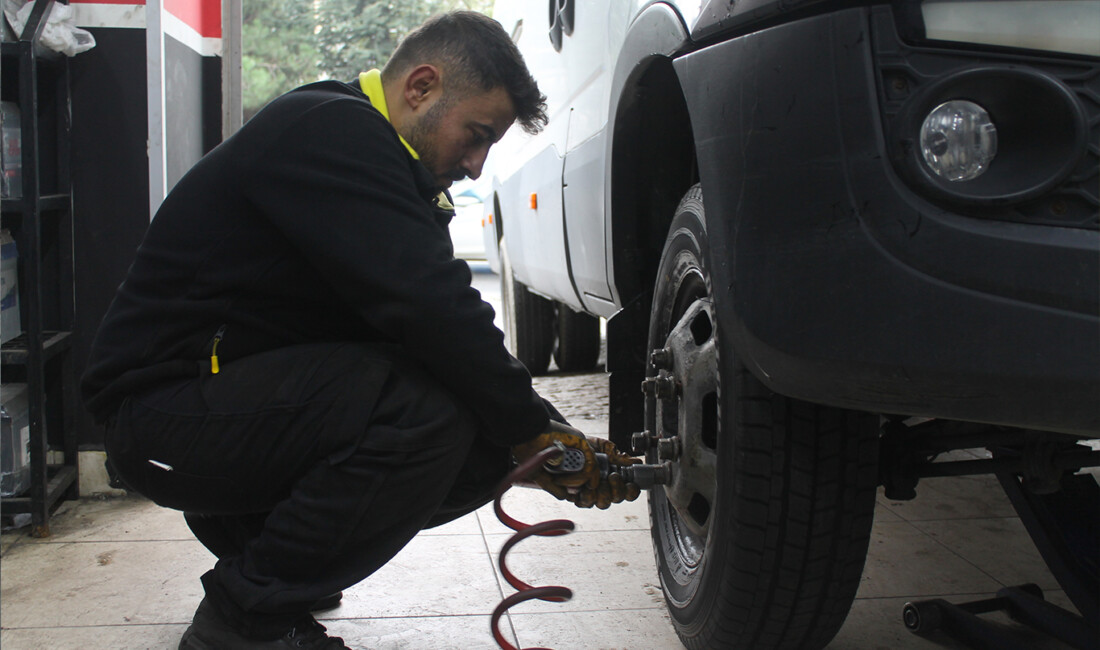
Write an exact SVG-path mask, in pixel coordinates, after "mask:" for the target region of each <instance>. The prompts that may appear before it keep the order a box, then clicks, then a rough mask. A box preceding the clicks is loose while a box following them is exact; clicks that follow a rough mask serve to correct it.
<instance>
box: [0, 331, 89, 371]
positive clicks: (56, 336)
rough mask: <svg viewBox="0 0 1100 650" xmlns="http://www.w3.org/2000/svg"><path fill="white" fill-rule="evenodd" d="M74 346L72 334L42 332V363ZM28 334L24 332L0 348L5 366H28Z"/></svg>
mask: <svg viewBox="0 0 1100 650" xmlns="http://www.w3.org/2000/svg"><path fill="white" fill-rule="evenodd" d="M71 346H72V332H42V361H43V363H45V362H46V361H49V360H50V359H52V358H53V357H56V356H57V355H58V354H60V353H62V352H65V351H66V350H68V349H69V348H70V347H71ZM28 347H29V346H28V345H27V333H26V332H24V333H22V334H20V335H19V336H17V337H15V338H14V339H12V340H10V341H8V342H6V343H4V345H3V346H0V362H2V363H3V365H6V366H7V365H26V363H27V357H28V355H29V352H28Z"/></svg>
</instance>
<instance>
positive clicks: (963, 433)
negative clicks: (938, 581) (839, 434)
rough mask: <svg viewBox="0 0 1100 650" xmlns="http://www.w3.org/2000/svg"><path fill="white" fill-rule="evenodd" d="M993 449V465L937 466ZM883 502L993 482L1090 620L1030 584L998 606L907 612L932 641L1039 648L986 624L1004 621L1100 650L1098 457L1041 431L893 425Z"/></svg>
mask: <svg viewBox="0 0 1100 650" xmlns="http://www.w3.org/2000/svg"><path fill="white" fill-rule="evenodd" d="M974 447H986V448H987V449H989V451H990V452H991V453H992V455H993V457H992V458H991V459H987V460H970V461H955V462H946V463H935V464H933V463H932V462H931V460H932V459H934V458H935V457H936V456H937V455H939V454H942V453H944V452H947V451H950V450H953V449H967V448H974ZM882 449H883V455H882V460H883V463H882V483H883V485H884V486H885V488H886V496H887V497H888V498H892V499H911V498H913V497H914V496H915V495H916V491H915V488H916V485H917V481H918V480H919V479H920V478H924V477H930V476H963V475H970V474H994V475H995V476H996V477H997V479H998V481H999V482H1000V484H1001V487H1002V488H1003V489H1004V492H1005V494H1006V495H1007V496H1008V499H1009V501H1010V502H1011V503H1012V506H1013V508H1014V509H1015V510H1016V513H1017V514H1018V515H1019V517H1020V521H1021V522H1022V523H1023V524H1024V527H1025V528H1026V529H1027V532H1028V535H1029V536H1030V537H1031V539H1032V541H1033V542H1034V543H1035V547H1036V548H1037V549H1038V551H1039V553H1040V555H1041V556H1042V557H1043V561H1044V562H1045V563H1046V565H1047V567H1048V568H1049V569H1050V572H1051V573H1052V574H1053V575H1054V577H1055V579H1056V580H1057V581H1058V584H1059V585H1060V586H1061V587H1062V589H1063V590H1064V591H1065V594H1066V596H1067V598H1069V600H1070V602H1072V603H1073V606H1074V607H1075V608H1076V609H1077V610H1078V611H1079V612H1081V614H1083V616H1081V615H1078V614H1075V613H1073V612H1070V611H1067V610H1066V609H1063V608H1061V607H1058V606H1056V605H1054V604H1052V603H1049V602H1047V601H1046V600H1044V598H1043V592H1042V590H1041V589H1039V587H1038V586H1036V585H1033V584H1028V585H1021V586H1018V587H1005V588H1004V589H1001V590H1000V591H998V592H997V596H996V597H995V598H989V599H985V600H978V601H973V602H967V603H959V604H952V603H949V602H947V601H945V600H943V599H933V600H925V601H918V602H910V603H906V604H905V607H904V609H903V612H902V620H903V622H904V623H905V626H906V627H907V628H908V629H909V630H910V631H911V632H913V633H915V634H919V635H922V636H923V635H927V634H931V633H933V632H935V631H936V630H939V631H940V632H941V633H943V634H947V635H948V636H950V637H953V638H955V639H957V640H959V641H961V642H963V643H966V644H967V645H968V646H970V647H971V648H975V649H978V650H984V649H987V648H988V649H990V650H993V649H996V650H1006V649H1007V650H1013V649H1016V648H1020V649H1021V650H1023V649H1025V648H1034V647H1035V639H1034V638H1028V637H1027V635H1025V634H1023V633H1016V632H1015V631H1013V630H1011V629H1010V628H1006V627H1004V626H1002V625H998V624H996V623H994V622H991V621H988V620H986V619H983V618H980V617H979V616H978V614H986V613H990V612H995V611H1004V612H1006V613H1007V614H1008V615H1009V616H1010V617H1011V618H1012V619H1013V620H1015V621H1017V622H1019V623H1022V624H1024V625H1026V626H1028V627H1030V628H1032V629H1034V630H1036V631H1038V632H1041V633H1043V634H1046V635H1049V636H1050V637H1053V638H1056V639H1058V640H1060V641H1063V642H1065V643H1066V644H1068V645H1070V646H1072V647H1074V648H1079V649H1081V650H1096V649H1100V579H1098V574H1100V572H1098V566H1097V565H1098V563H1100V485H1098V484H1097V480H1096V478H1095V477H1094V476H1093V475H1092V474H1091V473H1076V472H1078V471H1079V470H1080V469H1082V468H1087V467H1096V466H1097V465H1098V464H1100V452H1097V451H1095V450H1090V449H1088V448H1087V447H1083V446H1081V445H1079V444H1078V439H1076V438H1072V437H1064V436H1059V435H1057V434H1046V433H1040V432H1034V431H1017V432H1015V439H1012V437H1011V436H1006V432H1005V431H1003V430H997V428H996V427H987V426H983V425H970V424H964V423H951V422H939V421H927V422H921V423H918V424H915V425H908V426H907V425H906V424H903V423H902V422H900V421H897V420H895V421H892V422H889V423H887V424H886V425H885V426H884V428H883V439H882Z"/></svg>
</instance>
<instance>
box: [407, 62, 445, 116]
mask: <svg viewBox="0 0 1100 650" xmlns="http://www.w3.org/2000/svg"><path fill="white" fill-rule="evenodd" d="M404 90H405V102H406V103H407V104H408V106H409V108H410V109H412V110H413V112H416V111H417V109H419V108H420V107H421V106H424V105H427V106H430V105H431V104H432V103H433V102H435V100H437V99H439V96H440V95H441V94H442V92H443V76H442V73H441V72H440V70H439V68H437V67H435V66H434V65H431V64H429V63H422V64H420V65H418V66H416V67H415V68H413V69H412V72H410V73H409V74H408V75H407V76H406V77H405V89H404Z"/></svg>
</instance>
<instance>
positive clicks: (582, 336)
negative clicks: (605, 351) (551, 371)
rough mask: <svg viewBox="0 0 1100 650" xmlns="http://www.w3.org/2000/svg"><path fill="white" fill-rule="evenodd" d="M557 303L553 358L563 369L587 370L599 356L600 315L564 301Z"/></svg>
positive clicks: (569, 370) (592, 366)
mask: <svg viewBox="0 0 1100 650" xmlns="http://www.w3.org/2000/svg"><path fill="white" fill-rule="evenodd" d="M557 307H558V318H557V325H558V338H557V343H556V344H555V345H554V362H555V363H557V364H558V369H559V370H562V371H563V372H587V371H589V370H592V369H593V368H595V367H596V363H597V362H599V360H600V319H599V318H597V317H595V316H590V315H588V314H586V313H584V312H579V311H573V308H572V307H570V306H569V305H566V304H564V303H561V302H559V303H557Z"/></svg>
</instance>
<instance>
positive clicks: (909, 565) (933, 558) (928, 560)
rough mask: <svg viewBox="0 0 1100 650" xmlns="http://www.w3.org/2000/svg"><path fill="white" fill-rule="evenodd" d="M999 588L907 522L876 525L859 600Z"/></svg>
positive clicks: (991, 590)
mask: <svg viewBox="0 0 1100 650" xmlns="http://www.w3.org/2000/svg"><path fill="white" fill-rule="evenodd" d="M1001 586H1002V585H1001V584H999V583H998V582H997V581H995V580H994V579H993V578H991V577H989V576H988V575H986V574H985V573H984V572H982V571H981V570H979V569H978V568H976V567H975V566H973V565H972V564H970V563H969V562H967V561H966V560H964V559H963V558H961V557H959V556H958V555H956V554H955V553H953V552H951V551H950V550H948V549H947V548H945V547H944V546H943V545H941V544H939V543H938V542H937V541H936V540H934V539H933V538H932V537H930V536H929V535H927V534H926V533H924V532H922V531H920V530H918V529H917V528H915V527H913V525H912V524H910V523H908V522H896V523H882V522H876V523H875V525H874V528H873V529H872V531H871V543H870V546H869V549H868V553H867V563H866V565H865V566H864V569H863V577H862V579H861V582H860V587H859V592H858V594H857V596H858V597H862V598H884V597H913V596H925V595H930V594H970V593H985V592H994V591H997V589H1000V588H1001Z"/></svg>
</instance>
